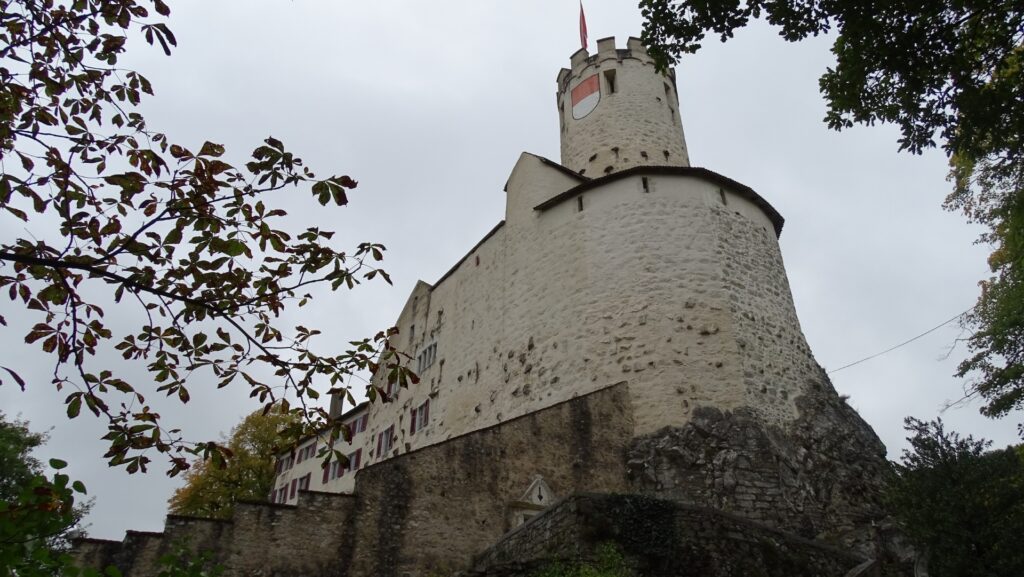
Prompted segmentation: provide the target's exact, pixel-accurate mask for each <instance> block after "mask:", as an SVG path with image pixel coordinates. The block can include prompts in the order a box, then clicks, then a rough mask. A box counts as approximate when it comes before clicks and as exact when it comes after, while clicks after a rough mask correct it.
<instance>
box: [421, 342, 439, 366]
mask: <svg viewBox="0 0 1024 577" xmlns="http://www.w3.org/2000/svg"><path fill="white" fill-rule="evenodd" d="M436 358H437V343H431V344H430V345H428V346H427V348H425V349H423V351H422V352H420V354H419V356H417V357H416V372H417V373H422V372H423V371H425V370H427V369H429V368H430V366H431V365H433V364H434V360H435V359H436Z"/></svg>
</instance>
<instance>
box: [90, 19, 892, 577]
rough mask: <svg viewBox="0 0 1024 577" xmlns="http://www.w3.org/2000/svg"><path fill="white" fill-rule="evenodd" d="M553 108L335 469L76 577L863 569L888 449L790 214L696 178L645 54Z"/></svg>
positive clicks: (361, 410)
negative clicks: (818, 318) (830, 326)
mask: <svg viewBox="0 0 1024 577" xmlns="http://www.w3.org/2000/svg"><path fill="white" fill-rule="evenodd" d="M556 106H557V110H558V115H559V123H560V128H561V154H562V158H561V163H555V162H553V161H551V160H547V159H545V158H541V157H538V156H535V155H532V154H529V153H524V154H523V155H522V156H521V157H520V158H519V160H518V162H517V163H516V165H515V167H514V168H513V170H512V172H511V175H510V176H509V178H508V181H507V183H506V185H505V192H506V198H507V202H506V210H505V219H504V220H503V221H501V222H499V223H497V225H496V226H495V227H494V228H493V229H492V230H491V232H489V233H488V234H487V235H486V236H485V237H484V238H483V239H481V240H480V242H479V243H478V244H477V245H476V246H475V247H473V248H472V249H471V250H470V251H469V252H468V253H467V254H466V255H465V256H464V257H463V258H462V259H461V260H460V261H459V262H457V263H456V264H455V265H454V266H453V267H452V268H451V269H450V270H449V271H448V272H447V273H445V274H444V275H443V276H442V277H441V278H440V279H438V280H437V281H436V282H435V283H434V284H432V285H431V284H427V283H425V282H422V281H421V282H419V283H418V284H417V285H416V287H415V288H414V290H413V292H412V294H411V295H410V296H409V298H408V300H407V302H406V304H405V306H404V308H403V310H402V311H401V314H400V315H399V317H398V320H397V322H396V326H397V327H398V328H399V334H398V337H397V338H398V339H399V340H398V342H397V343H395V344H396V345H397V346H398V348H399V349H401V350H404V351H407V352H408V353H409V354H411V355H412V356H413V357H414V359H415V363H414V367H413V368H414V369H415V370H416V372H417V374H418V375H419V376H420V381H419V383H418V384H416V385H413V386H410V387H409V388H408V389H400V390H388V391H387V393H388V396H389V397H390V402H385V403H380V402H375V403H369V404H367V403H364V404H362V405H359V406H357V407H355V408H354V409H352V410H349V411H347V412H346V413H344V414H341V411H340V403H339V402H338V401H337V400H336V401H335V402H334V404H333V406H332V412H333V413H334V414H335V415H340V416H341V418H342V419H343V420H344V421H345V422H346V423H348V424H349V426H350V428H351V430H352V432H353V437H352V441H351V446H349V447H343V448H341V450H342V451H343V452H345V453H346V454H347V455H348V456H349V459H348V461H349V462H348V464H342V463H334V464H332V466H331V467H329V468H328V469H323V468H322V467H321V461H320V460H319V459H317V458H315V455H316V452H317V450H318V449H319V448H320V445H322V443H323V442H324V441H323V440H322V439H317V438H312V439H309V440H307V442H305V443H304V444H302V445H300V446H299V447H298V449H297V450H296V451H294V452H290V453H289V454H287V455H282V456H280V458H279V459H278V462H277V468H278V476H277V481H276V483H275V487H274V490H273V492H272V494H271V495H270V501H271V503H269V504H267V503H249V504H240V505H239V507H238V510H237V511H236V515H235V518H234V519H233V520H231V521H228V522H218V521H209V520H198V519H188V518H183V517H174V516H171V517H169V518H168V521H167V528H166V530H165V532H164V533H163V534H150V533H145V534H143V533H134V532H129V534H128V536H127V537H126V539H125V541H124V542H122V543H114V542H99V541H89V540H86V541H84V542H81V543H79V546H78V547H79V549H78V551H79V554H80V557H81V558H82V559H83V560H84V561H83V562H87V563H94V564H101V563H102V562H104V561H107V562H113V563H115V564H118V566H119V567H121V569H122V571H123V572H124V573H125V574H126V575H145V574H151V573H152V572H153V569H152V567H153V559H155V558H156V556H157V555H158V553H159V552H160V551H165V550H166V549H167V547H168V546H169V545H168V543H169V542H170V541H171V540H172V538H176V537H181V536H193V537H195V538H196V539H198V542H200V543H205V544H206V545H208V546H210V547H211V548H212V549H213V550H214V551H215V552H216V555H217V558H218V559H219V560H220V561H221V562H223V564H224V566H225V567H226V568H227V569H228V574H230V575H236V574H237V575H249V574H273V575H328V574H331V575H352V576H371V575H373V576H376V575H403V576H404V575H408V576H410V577H413V576H426V575H430V574H438V573H444V572H453V571H466V570H471V571H476V573H477V574H480V575H519V574H522V575H527V574H528V570H529V569H530V568H531V567H533V568H535V567H536V566H538V563H541V562H543V561H544V560H550V559H558V558H569V557H573V556H580V555H586V554H587V552H588V551H591V552H592V551H593V547H592V546H593V545H594V543H596V542H597V541H599V540H602V539H607V540H612V541H615V542H617V543H619V544H620V545H621V546H622V547H624V549H625V550H626V552H627V553H628V554H631V555H632V557H630V558H631V559H632V560H633V562H634V565H635V566H636V567H637V568H638V570H639V571H641V572H644V571H647V573H645V574H651V575H656V574H657V575H661V574H666V575H667V574H679V575H683V574H687V575H688V574H695V575H696V574H700V575H722V576H725V575H740V574H747V573H742V572H733V573H730V572H729V571H740V569H737V568H738V567H740V568H742V567H743V566H745V565H744V563H747V564H749V563H753V564H754V565H756V566H758V567H762V568H764V567H775V569H771V570H769V571H768V572H764V573H762V574H765V575H776V574H778V575H805V574H806V575H825V574H836V575H841V574H847V572H848V571H851V570H854V569H855V568H857V570H858V571H861V573H857V574H867V573H865V572H866V571H869V570H871V571H875V572H876V574H877V572H878V571H880V570H881V569H880V568H881V566H882V565H881V561H880V559H882V558H883V557H884V556H885V554H886V553H887V549H886V543H887V542H888V540H889V537H888V536H887V534H886V532H887V528H886V523H885V516H884V514H883V511H882V509H881V506H880V505H879V498H878V495H879V487H880V482H881V481H880V480H881V478H882V475H883V473H884V469H885V467H886V462H885V457H884V454H885V453H884V448H883V446H882V444H881V442H880V441H879V440H878V438H877V437H876V436H875V435H874V433H873V432H872V431H871V429H870V428H869V427H868V426H867V425H866V424H865V423H864V422H863V421H862V420H861V419H860V417H859V416H858V415H857V414H856V413H855V412H854V411H853V410H852V409H850V408H849V407H848V406H847V405H846V404H845V403H844V402H843V400H842V399H840V398H839V396H838V395H837V394H836V392H835V391H834V389H833V388H832V385H831V383H830V382H829V380H828V378H827V376H826V375H825V372H824V371H823V370H822V369H821V367H820V366H819V365H818V364H817V362H816V361H815V360H814V358H813V356H812V355H811V352H810V349H809V347H808V346H807V343H806V342H805V339H804V336H803V334H802V332H801V330H800V325H799V321H798V319H797V316H796V311H795V308H794V305H793V301H792V296H791V293H790V289H789V285H788V281H787V278H786V272H785V268H784V266H783V262H782V257H781V253H780V250H779V245H778V240H777V239H778V236H779V234H781V232H782V227H783V218H782V216H781V215H779V213H778V212H777V211H776V210H775V209H774V208H772V206H771V205H770V204H769V203H768V202H767V201H766V200H765V199H764V198H762V197H761V196H760V195H758V194H757V193H756V192H754V190H752V189H751V188H749V187H747V186H745V185H743V184H740V183H738V182H735V181H733V180H731V179H729V178H727V177H725V176H722V175H720V174H717V173H715V172H712V171H710V170H707V169H704V168H698V167H692V166H690V163H689V155H688V152H687V146H686V142H685V138H684V135H683V129H682V123H681V119H680V112H679V108H678V97H677V90H676V83H675V76H674V74H672V73H671V72H670V73H669V74H668V75H663V74H660V73H658V72H657V71H656V70H655V67H654V63H653V61H652V60H651V58H650V57H649V56H648V55H647V53H646V51H645V50H644V48H643V46H642V45H641V44H640V41H639V40H638V39H636V38H630V39H629V40H628V41H627V43H626V45H625V47H624V48H618V47H616V45H615V40H614V38H606V39H603V40H599V41H598V42H597V51H596V53H594V54H589V53H588V52H587V50H586V49H583V50H580V51H578V52H576V53H575V54H573V55H572V58H571V68H569V69H563V70H562V71H561V72H560V73H559V74H558V78H557V92H556ZM374 378H375V379H377V378H380V377H379V376H375V377H374ZM375 384H377V385H381V386H382V383H381V382H379V381H377V382H375ZM613 495H614V496H613ZM594 523H598V524H603V525H605V526H606V527H611V528H612V529H602V530H600V531H597V533H595V530H594V527H593V524H594ZM609 531H610V532H609ZM597 534H599V536H600V539H598V537H595V535H597ZM666 535H668V537H666ZM195 542H197V541H196V540H195V539H194V540H193V543H195ZM655 543H657V544H658V547H660V549H657V548H656V549H657V551H654V550H653V549H651V547H653V546H654V544H655ZM314 545H315V546H314ZM652 551H653V552H652ZM680 551H687V552H689V553H688V555H689V558H688V561H687V563H688V565H686V567H687V568H685V569H684V568H681V566H679V567H677V566H676V565H673V563H679V562H680V561H678V559H677V558H678V557H679V552H680ZM738 555H739V556H741V557H742V559H740V558H739V557H737V556H738ZM652 559H653V560H655V561H652ZM674 559H675V560H674ZM652 563H653V565H652ZM773 564H774V565H773ZM694 567H701V568H702V569H700V570H699V571H697V570H696V569H694ZM685 571H694V572H692V573H687V572H685ZM771 571H777V572H771ZM850 574H853V573H850Z"/></svg>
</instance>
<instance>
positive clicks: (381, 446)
mask: <svg viewBox="0 0 1024 577" xmlns="http://www.w3.org/2000/svg"><path fill="white" fill-rule="evenodd" d="M394 446H395V426H394V425H391V426H390V427H388V428H386V429H384V431H383V432H381V433H380V434H379V435H378V436H377V460H381V459H383V458H384V457H385V455H387V454H388V453H390V452H391V449H392V448H394Z"/></svg>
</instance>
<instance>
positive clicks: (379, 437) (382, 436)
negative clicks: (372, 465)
mask: <svg viewBox="0 0 1024 577" xmlns="http://www.w3.org/2000/svg"><path fill="white" fill-rule="evenodd" d="M383 441H384V433H377V459H378V460H379V459H380V458H381V457H383V455H381V454H380V447H381V443H382V442H383Z"/></svg>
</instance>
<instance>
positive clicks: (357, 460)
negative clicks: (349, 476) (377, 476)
mask: <svg viewBox="0 0 1024 577" xmlns="http://www.w3.org/2000/svg"><path fill="white" fill-rule="evenodd" d="M362 456H363V450H362V449H356V464H355V465H353V467H352V470H353V471H355V470H357V469H359V461H360V460H361V459H362Z"/></svg>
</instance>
